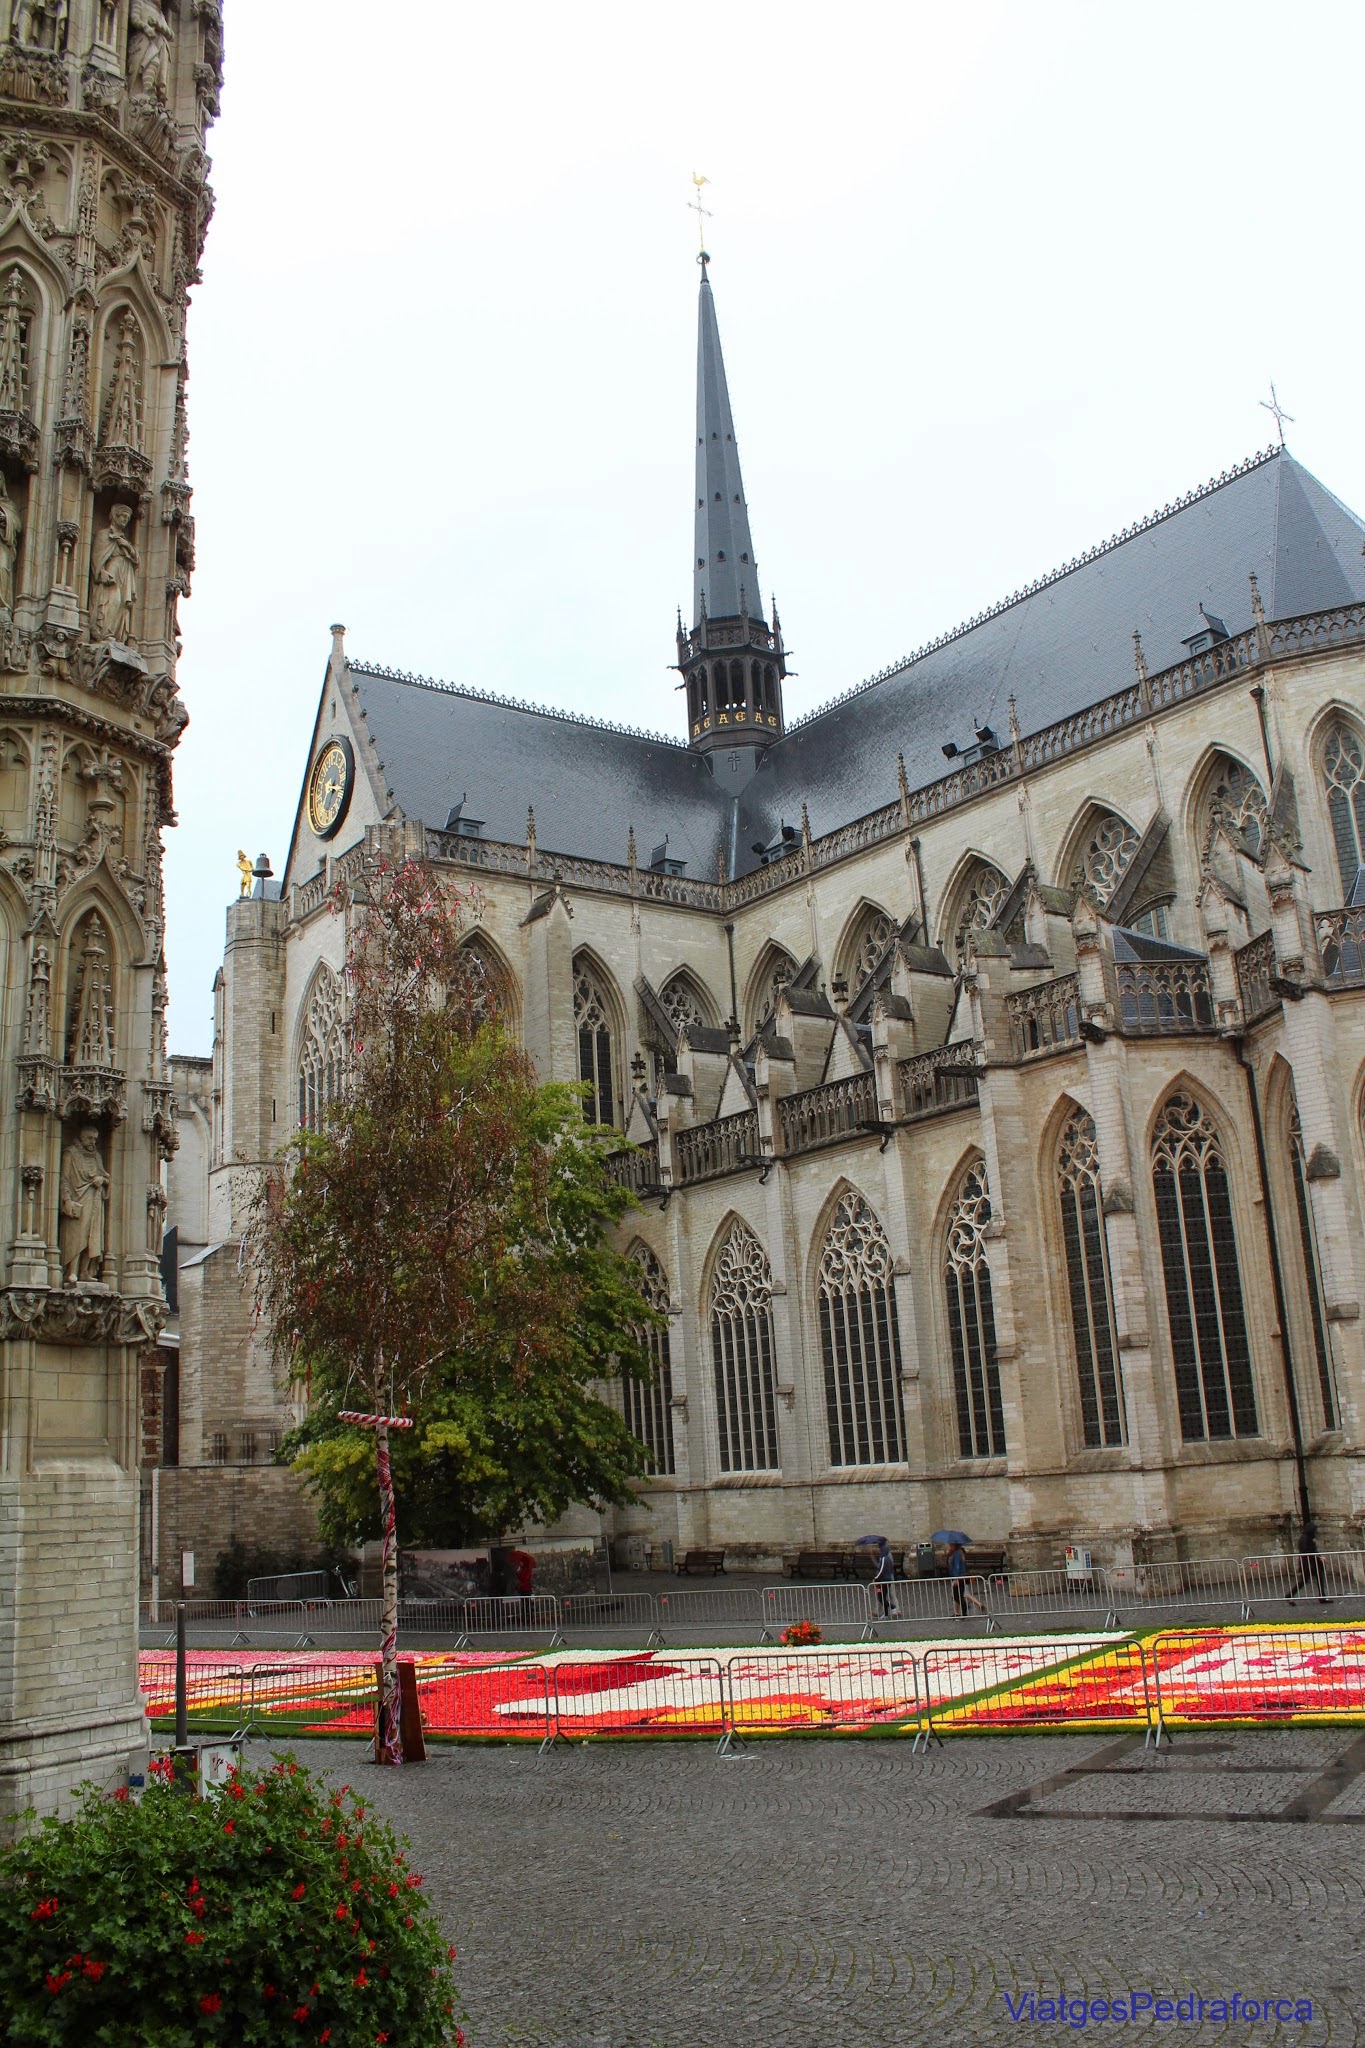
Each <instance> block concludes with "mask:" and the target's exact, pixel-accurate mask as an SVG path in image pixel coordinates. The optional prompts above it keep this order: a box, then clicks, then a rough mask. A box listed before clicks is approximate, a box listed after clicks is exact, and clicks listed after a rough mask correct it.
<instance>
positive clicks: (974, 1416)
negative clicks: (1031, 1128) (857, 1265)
mask: <svg viewBox="0 0 1365 2048" xmlns="http://www.w3.org/2000/svg"><path fill="white" fill-rule="evenodd" d="M990 1221H991V1196H990V1188H989V1186H988V1185H987V1181H986V1164H985V1161H984V1160H977V1161H976V1162H975V1163H974V1164H972V1165H971V1166H968V1167H967V1168H966V1169H965V1171H964V1172H963V1174H962V1176H961V1179H960V1180H959V1181H958V1183H957V1187H956V1189H955V1191H954V1195H953V1200H952V1204H951V1207H950V1209H949V1212H948V1225H947V1231H946V1235H945V1242H944V1254H943V1281H944V1289H945V1295H946V1300H947V1311H948V1336H949V1343H950V1347H951V1350H952V1359H953V1394H954V1398H955V1402H956V1408H957V1434H958V1451H959V1454H960V1455H961V1456H962V1457H964V1458H993V1457H998V1456H999V1455H1000V1454H1001V1453H1002V1452H1003V1451H1004V1449H1005V1409H1004V1401H1003V1397H1002V1394H1001V1387H1000V1365H999V1361H998V1359H997V1357H996V1350H995V1308H994V1303H993V1300H992V1296H991V1275H990V1267H989V1265H988V1264H987V1260H986V1232H987V1228H988V1226H989V1224H990Z"/></svg>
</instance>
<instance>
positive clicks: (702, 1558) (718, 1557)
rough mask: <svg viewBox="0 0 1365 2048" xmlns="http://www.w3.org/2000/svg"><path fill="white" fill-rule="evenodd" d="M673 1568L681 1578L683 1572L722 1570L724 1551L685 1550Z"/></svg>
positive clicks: (723, 1567) (723, 1566)
mask: <svg viewBox="0 0 1365 2048" xmlns="http://www.w3.org/2000/svg"><path fill="white" fill-rule="evenodd" d="M674 1570H675V1571H676V1572H677V1574H678V1576H679V1577H680V1578H681V1576H682V1574H683V1573H684V1572H713V1573H714V1572H723V1571H724V1570H725V1552H724V1551H723V1550H687V1551H684V1552H683V1555H682V1556H681V1557H680V1558H679V1559H678V1562H677V1564H676V1565H675V1566H674Z"/></svg>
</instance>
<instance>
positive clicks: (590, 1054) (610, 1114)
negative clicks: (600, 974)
mask: <svg viewBox="0 0 1365 2048" xmlns="http://www.w3.org/2000/svg"><path fill="white" fill-rule="evenodd" d="M610 1019H611V1012H610V1010H609V1008H608V1005H607V1001H606V998H605V996H604V995H603V992H602V989H601V986H600V984H599V983H598V980H597V977H596V975H595V974H594V973H593V970H592V969H591V967H589V966H588V964H587V963H586V961H584V960H581V959H580V960H578V961H577V962H576V963H575V965H574V983H573V1020H574V1028H575V1029H576V1031H577V1032H578V1077H579V1079H580V1080H581V1081H586V1082H587V1084H588V1094H587V1097H586V1099H585V1101H584V1104H583V1115H584V1116H585V1118H586V1119H587V1121H588V1122H589V1123H590V1124H614V1123H615V1122H616V1094H615V1089H614V1087H613V1059H612V1033H611V1021H610Z"/></svg>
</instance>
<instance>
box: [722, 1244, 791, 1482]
mask: <svg viewBox="0 0 1365 2048" xmlns="http://www.w3.org/2000/svg"><path fill="white" fill-rule="evenodd" d="M710 1320H711V1363H712V1367H713V1370H714V1373H715V1386H716V1424H717V1429H718V1433H719V1438H720V1468H721V1471H722V1472H775V1471H777V1470H778V1465H779V1460H778V1449H777V1386H776V1379H775V1374H774V1371H773V1321H772V1274H771V1271H770V1269H769V1266H768V1261H767V1258H766V1256H765V1254H764V1251H763V1248H762V1246H761V1245H760V1244H759V1242H758V1239H757V1238H756V1237H755V1236H754V1234H753V1232H752V1231H751V1230H749V1229H747V1228H746V1227H745V1225H744V1224H743V1223H740V1222H734V1223H732V1224H731V1225H730V1228H729V1230H728V1231H727V1233H726V1236H725V1239H724V1242H723V1243H722V1245H721V1247H720V1250H719V1252H718V1253H717V1254H716V1263H715V1268H714V1270H713V1272H712V1275H711V1317H710Z"/></svg>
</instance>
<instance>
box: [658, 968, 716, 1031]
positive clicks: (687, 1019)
mask: <svg viewBox="0 0 1365 2048" xmlns="http://www.w3.org/2000/svg"><path fill="white" fill-rule="evenodd" d="M659 1001H660V1004H661V1005H662V1007H663V1010H664V1014H665V1015H666V1016H667V1018H668V1020H669V1022H670V1023H671V1024H672V1026H673V1033H674V1044H675V1045H676V1044H677V1040H678V1038H679V1037H680V1036H681V1034H682V1033H683V1032H684V1031H685V1030H686V1029H687V1027H688V1025H689V1024H705V1022H706V1018H705V1016H704V1015H703V1013H702V1007H701V1003H700V1001H699V1000H698V997H697V993H696V990H695V989H694V988H693V986H692V984H691V982H690V981H689V980H688V978H687V976H686V975H685V974H674V975H671V976H670V977H669V979H668V980H667V981H666V982H665V983H664V985H663V989H662V990H661V992H660V995H659Z"/></svg>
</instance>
